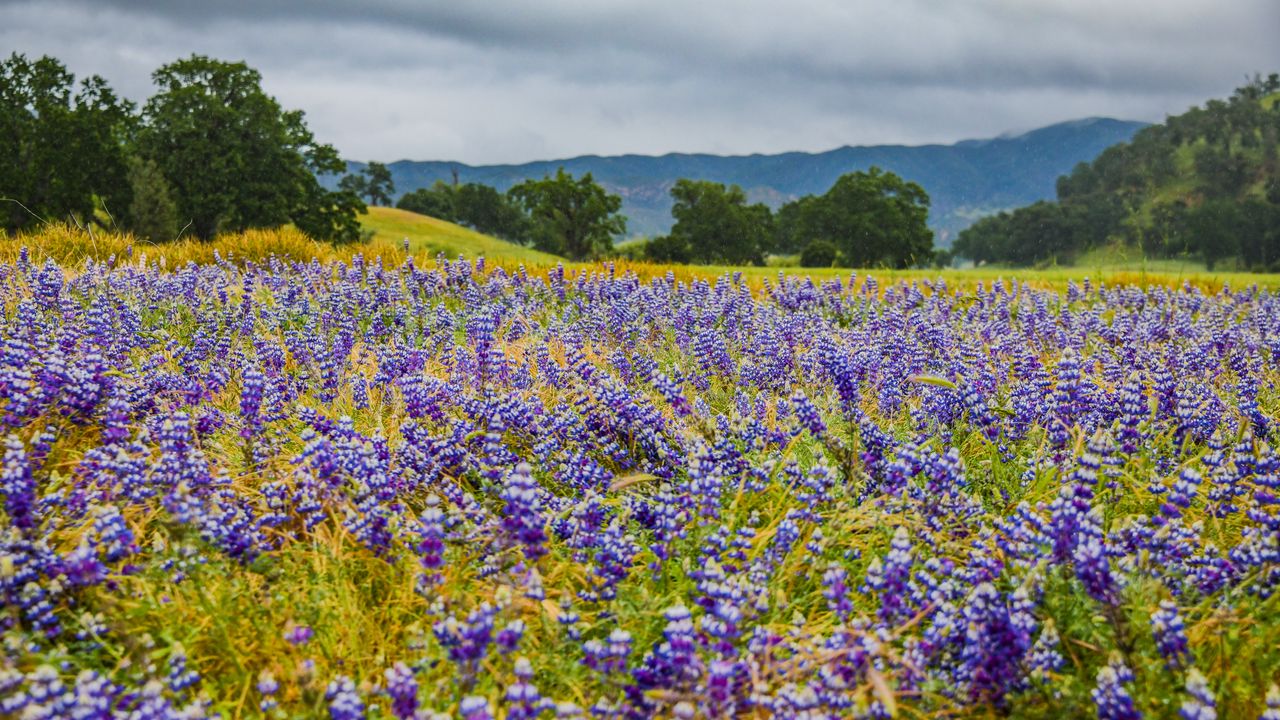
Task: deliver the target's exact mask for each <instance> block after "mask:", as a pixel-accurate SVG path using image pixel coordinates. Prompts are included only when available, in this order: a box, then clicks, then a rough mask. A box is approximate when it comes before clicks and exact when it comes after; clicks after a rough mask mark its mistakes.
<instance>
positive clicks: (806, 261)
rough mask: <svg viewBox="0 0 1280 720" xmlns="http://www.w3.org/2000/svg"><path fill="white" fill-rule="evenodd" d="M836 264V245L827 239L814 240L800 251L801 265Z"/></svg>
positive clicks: (813, 266)
mask: <svg viewBox="0 0 1280 720" xmlns="http://www.w3.org/2000/svg"><path fill="white" fill-rule="evenodd" d="M835 264H836V246H835V245H832V244H831V243H829V242H827V241H826V240H814V241H813V242H811V243H809V244H808V245H805V246H804V250H803V251H801V253H800V267H807V268H824V267H831V266H832V265H835Z"/></svg>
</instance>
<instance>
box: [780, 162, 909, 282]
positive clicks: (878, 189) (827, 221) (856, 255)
mask: <svg viewBox="0 0 1280 720" xmlns="http://www.w3.org/2000/svg"><path fill="white" fill-rule="evenodd" d="M797 203H798V205H797V207H796V208H794V209H788V208H787V207H786V206H784V207H783V210H782V211H781V212H780V213H779V216H780V217H786V218H788V219H791V218H794V220H792V222H794V228H793V230H792V231H791V232H792V234H791V235H790V236H789V237H790V238H792V239H793V240H792V241H794V239H797V238H803V239H807V240H808V241H813V240H825V241H827V242H829V243H831V244H833V245H835V246H836V247H837V248H838V249H839V251H840V254H841V256H842V259H843V262H844V263H845V264H847V265H850V266H853V267H896V268H906V267H911V266H913V265H917V264H920V263H923V262H927V261H928V260H929V259H930V258H931V257H932V254H933V233H932V232H931V231H930V230H929V227H928V225H927V221H928V217H929V196H928V194H926V193H925V191H924V188H922V187H920V186H919V185H917V184H916V183H913V182H907V181H905V180H903V179H902V178H900V177H898V176H897V175H895V174H893V173H891V172H885V171H883V170H881V169H880V168H878V167H872V168H871V169H870V170H868V171H867V172H853V173H848V174H846V175H843V176H841V177H840V179H838V180H836V183H835V185H833V186H832V187H831V189H830V190H828V191H827V192H826V194H824V195H821V196H819V197H813V198H809V199H802V200H799V201H797ZM793 204H796V203H793Z"/></svg>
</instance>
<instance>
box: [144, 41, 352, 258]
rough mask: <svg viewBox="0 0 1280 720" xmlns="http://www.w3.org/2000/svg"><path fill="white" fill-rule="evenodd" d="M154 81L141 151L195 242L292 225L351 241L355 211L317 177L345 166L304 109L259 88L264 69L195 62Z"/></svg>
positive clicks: (175, 66) (166, 70)
mask: <svg viewBox="0 0 1280 720" xmlns="http://www.w3.org/2000/svg"><path fill="white" fill-rule="evenodd" d="M152 79H153V80H154V81H155V83H156V85H157V86H158V87H159V92H157V93H156V94H155V95H154V96H152V98H151V99H150V100H148V101H147V104H146V106H145V108H144V110H143V119H144V127H143V130H142V133H141V136H140V138H139V142H140V148H141V151H142V154H143V155H144V156H145V157H147V158H150V159H151V160H153V161H154V162H156V164H157V165H158V166H159V167H160V168H161V170H162V171H163V172H164V175H165V178H166V179H167V180H168V181H169V184H170V185H171V186H172V188H173V191H174V195H175V200H176V202H177V205H178V209H179V212H180V214H181V218H182V219H184V220H189V221H190V224H191V231H192V233H193V234H194V235H195V236H196V237H199V238H204V239H207V238H211V237H213V236H214V235H215V234H217V233H218V232H220V231H225V230H231V231H240V230H244V229H248V228H259V227H273V226H278V225H281V224H284V223H287V222H290V221H293V222H298V223H300V225H305V226H307V227H308V228H309V231H310V232H314V233H316V235H317V236H318V237H321V238H342V237H345V236H346V235H347V230H348V229H349V227H350V223H351V222H352V221H354V217H355V214H354V212H353V211H354V210H355V208H356V206H355V205H354V204H353V203H351V202H350V197H346V196H341V195H338V196H334V195H333V194H331V193H327V192H326V191H324V190H322V189H320V188H319V184H318V182H317V181H316V178H315V173H336V172H341V171H342V169H343V163H342V161H341V160H340V159H339V157H338V154H337V152H336V151H335V150H334V149H333V148H332V147H331V146H328V145H322V144H318V143H316V141H315V138H314V137H313V136H312V134H311V131H310V130H308V129H307V126H306V124H305V123H304V122H303V115H302V113H301V112H300V111H285V110H283V109H282V108H281V107H280V105H279V103H277V102H276V100H275V98H273V97H271V96H270V95H267V94H266V92H264V91H263V89H262V85H261V81H262V76H261V75H260V74H259V73H258V71H256V70H254V69H252V68H250V67H249V66H248V65H246V64H244V63H243V62H223V61H220V60H215V59H212V58H208V57H204V56H201V55H192V56H191V57H190V58H187V59H184V60H178V61H176V62H173V63H170V64H168V65H165V66H164V67H161V68H160V69H159V70H157V71H156V72H155V73H153V75H152ZM339 192H343V191H339ZM324 222H329V223H330V224H329V225H325V224H323V223H324Z"/></svg>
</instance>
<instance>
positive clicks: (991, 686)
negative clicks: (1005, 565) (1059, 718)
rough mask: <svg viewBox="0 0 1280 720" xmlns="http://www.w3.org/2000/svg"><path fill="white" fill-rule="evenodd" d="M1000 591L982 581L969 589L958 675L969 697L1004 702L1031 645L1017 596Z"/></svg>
mask: <svg viewBox="0 0 1280 720" xmlns="http://www.w3.org/2000/svg"><path fill="white" fill-rule="evenodd" d="M1012 599H1013V600H1014V601H1015V602H1014V603H1011V602H1010V598H1008V597H1006V596H1005V595H1003V594H1002V593H1001V592H1000V591H999V590H997V589H996V588H995V586H993V585H992V584H991V583H989V582H984V583H982V584H980V585H978V586H977V587H976V588H974V589H973V591H972V592H971V593H969V596H968V598H966V601H965V604H964V609H963V611H962V614H963V617H964V621H965V627H966V629H965V631H964V639H963V645H962V650H961V652H960V659H961V662H962V665H961V669H960V671H959V673H958V674H959V676H960V678H961V679H962V680H963V681H964V683H965V685H966V686H967V688H968V695H969V698H970V699H971V700H974V701H984V702H990V703H993V704H995V705H997V706H1002V705H1003V704H1004V703H1005V695H1006V694H1007V693H1008V692H1010V691H1011V690H1012V689H1013V688H1015V687H1016V686H1017V682H1018V677H1019V674H1020V670H1019V667H1020V665H1021V663H1022V660H1023V658H1024V656H1025V655H1026V654H1027V651H1028V650H1030V648H1031V644H1032V643H1031V637H1030V628H1029V627H1028V626H1027V625H1028V623H1027V622H1026V620H1025V618H1024V615H1025V611H1024V610H1023V609H1022V608H1020V607H1018V604H1019V602H1017V601H1019V600H1020V598H1017V597H1015V598H1012Z"/></svg>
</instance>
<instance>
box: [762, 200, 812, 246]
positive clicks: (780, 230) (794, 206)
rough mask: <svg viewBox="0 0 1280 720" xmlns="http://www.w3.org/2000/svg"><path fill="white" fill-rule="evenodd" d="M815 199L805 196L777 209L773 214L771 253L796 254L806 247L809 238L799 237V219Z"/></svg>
mask: <svg viewBox="0 0 1280 720" xmlns="http://www.w3.org/2000/svg"><path fill="white" fill-rule="evenodd" d="M815 200H816V198H815V197H814V196H813V195H805V196H804V197H801V198H799V199H796V200H793V201H791V202H789V203H786V204H784V205H783V206H782V207H780V208H778V211H777V212H776V213H774V214H773V229H774V233H773V248H772V249H773V251H774V252H778V253H783V254H788V255H789V254H791V253H797V252H800V251H801V250H803V249H804V248H805V247H807V246H808V242H809V238H806V237H802V236H801V235H800V230H801V224H800V218H801V217H802V216H803V215H804V214H805V212H807V210H806V208H807V207H808V206H809V205H810V204H812V203H813V202H814V201H815Z"/></svg>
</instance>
